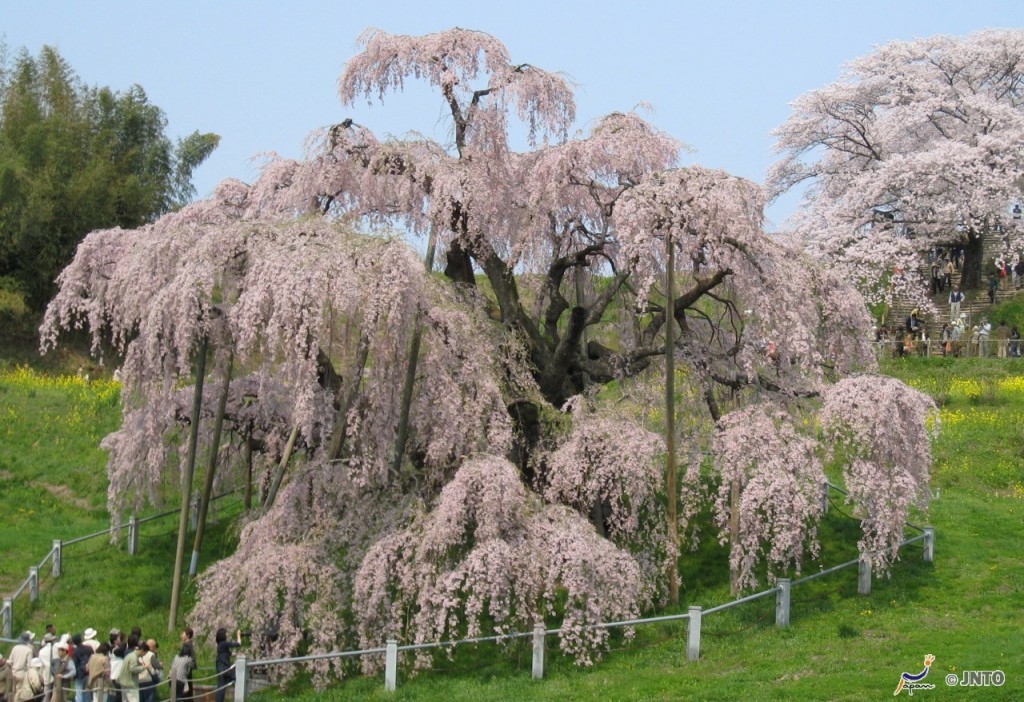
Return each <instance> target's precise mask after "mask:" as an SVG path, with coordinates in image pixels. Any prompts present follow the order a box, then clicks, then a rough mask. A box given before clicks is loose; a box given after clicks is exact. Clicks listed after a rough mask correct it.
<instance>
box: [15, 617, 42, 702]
mask: <svg viewBox="0 0 1024 702" xmlns="http://www.w3.org/2000/svg"><path fill="white" fill-rule="evenodd" d="M35 637H36V635H35V634H33V633H32V632H31V631H24V632H22V634H21V636H20V637H19V638H18V643H16V644H14V646H13V647H12V648H11V657H10V666H11V676H12V677H13V678H14V700H15V702H17V700H18V697H20V695H21V688H22V685H23V684H24V682H25V678H26V677H28V669H29V667H30V666H29V663H30V662H31V661H32V657H33V656H34V655H35V651H34V650H33V648H32V639H34V638H35Z"/></svg>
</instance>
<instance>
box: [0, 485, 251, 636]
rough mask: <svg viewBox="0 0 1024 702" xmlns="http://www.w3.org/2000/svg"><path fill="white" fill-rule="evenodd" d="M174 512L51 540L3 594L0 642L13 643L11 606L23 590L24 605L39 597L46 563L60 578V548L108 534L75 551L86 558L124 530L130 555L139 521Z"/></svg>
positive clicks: (135, 548)
mask: <svg viewBox="0 0 1024 702" xmlns="http://www.w3.org/2000/svg"><path fill="white" fill-rule="evenodd" d="M236 492H238V490H231V491H228V492H225V493H222V494H220V495H216V496H215V497H213V498H211V499H212V500H213V501H216V500H221V499H223V498H225V497H229V496H231V495H233V494H235V493H236ZM190 511H191V513H192V514H194V513H195V511H194V510H190ZM178 514H180V510H178V509H174V510H168V511H166V512H160V513H159V514H153V515H149V516H146V517H143V518H141V519H140V518H137V517H135V516H132V517H130V518H129V519H128V521H127V522H125V523H123V524H111V525H110V526H109V527H107V528H106V529H102V530H100V531H94V532H93V533H91V534H86V535H85V536H77V537H75V538H73V539H68V540H66V541H65V540H62V539H54V540H53V545H52V546H51V548H50V550H49V551H48V552H47V554H46V555H45V556H43V559H42V560H41V561H40V562H39V565H35V566H30V567H29V569H28V577H27V578H25V579H24V580H23V581H22V582H21V584H20V585H18V587H17V588H16V589H15V590H14V592H13V593H11V595H10V596H5V597H4V598H3V604H2V605H0V641H10V642H12V643H17V642H16V641H14V639H13V638H12V636H13V633H14V632H13V629H14V606H15V602H16V601H17V600H18V598H19V597H21V596H22V595H24V594H25V593H26V591H27V592H28V604H29V606H30V607H31V605H32V604H33V603H34V602H35V601H36V600H37V599H38V598H39V586H40V583H41V577H47V576H46V575H45V573H46V571H47V565H49V566H50V568H49V576H48V577H50V578H59V577H60V574H61V569H62V566H63V555H64V549H65V548H66V547H68V546H72V545H76V544H81V543H84V542H86V541H89V540H91V539H96V538H99V537H101V536H106V537H109V540H108V541H107V542H106V543H105V544H103V545H102V546H100V547H98V548H95V549H92V550H91V551H86V552H84V553H78V552H76V554H75V555H76V557H77V558H87V557H89V556H91V555H94V554H96V553H99V552H101V551H105V550H107V549H110V548H114V547H115V546H116V545H117V544H116V540H117V536H118V535H119V534H120V533H121V531H122V530H125V529H126V530H127V531H128V536H127V550H128V555H129V556H134V555H136V553H137V552H138V548H139V533H140V529H139V527H140V526H141V525H142V524H145V523H147V522H151V521H154V520H157V519H163V518H164V517H168V516H171V515H178ZM192 528H193V529H194V528H195V526H194V525H193V527H192ZM171 533H177V529H175V530H174V531H173V532H166V533H160V534H155V535H153V534H151V535H150V538H159V537H162V536H166V535H168V534H171ZM40 574H43V575H42V576H41V575H40Z"/></svg>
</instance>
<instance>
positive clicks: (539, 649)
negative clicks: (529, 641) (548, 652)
mask: <svg viewBox="0 0 1024 702" xmlns="http://www.w3.org/2000/svg"><path fill="white" fill-rule="evenodd" d="M543 677H544V624H543V622H537V623H536V624H534V625H533V679H534V680H540V679H541V678H543Z"/></svg>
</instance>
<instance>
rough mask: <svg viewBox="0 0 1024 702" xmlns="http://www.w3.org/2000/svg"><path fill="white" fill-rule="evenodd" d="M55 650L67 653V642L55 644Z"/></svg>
mask: <svg viewBox="0 0 1024 702" xmlns="http://www.w3.org/2000/svg"><path fill="white" fill-rule="evenodd" d="M57 650H58V651H67V650H68V644H67V642H65V641H61V642H60V643H59V644H57Z"/></svg>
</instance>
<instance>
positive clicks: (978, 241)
mask: <svg viewBox="0 0 1024 702" xmlns="http://www.w3.org/2000/svg"><path fill="white" fill-rule="evenodd" d="M983 244H984V240H983V239H982V238H981V233H980V232H974V231H972V232H970V233H968V235H967V241H966V242H965V243H964V265H963V268H962V269H961V271H960V289H961V290H977V289H978V288H981V287H983V286H984V279H983V277H982V274H983V270H984V263H985V261H984V258H985V252H984V250H983V248H982V247H983Z"/></svg>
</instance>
